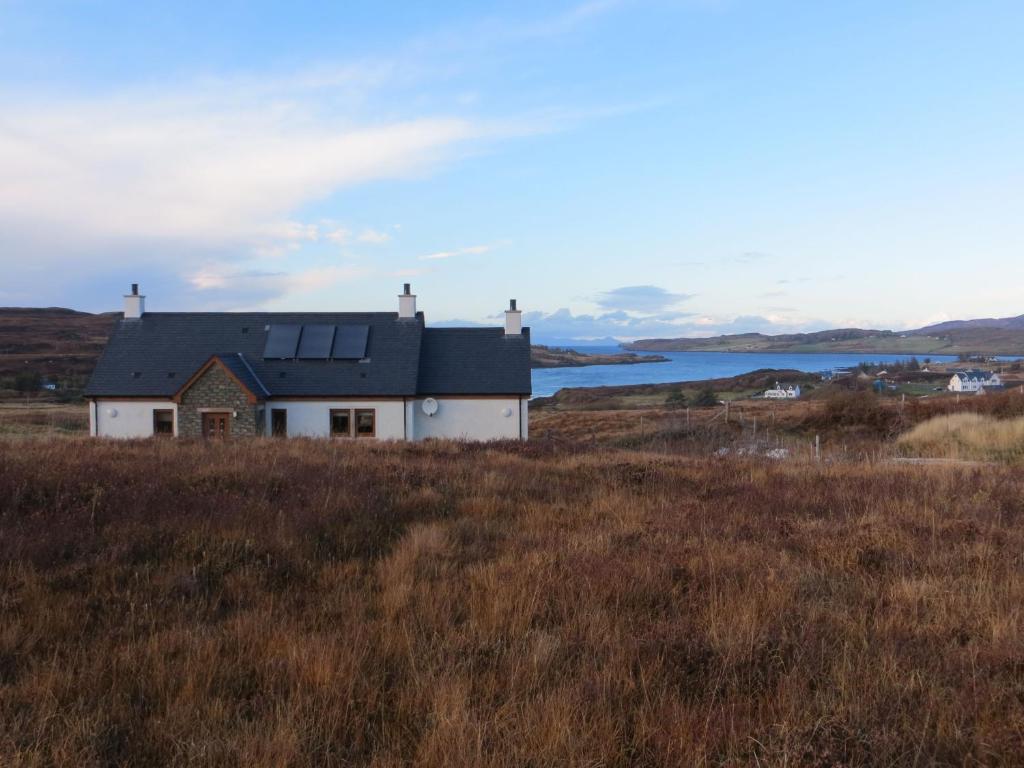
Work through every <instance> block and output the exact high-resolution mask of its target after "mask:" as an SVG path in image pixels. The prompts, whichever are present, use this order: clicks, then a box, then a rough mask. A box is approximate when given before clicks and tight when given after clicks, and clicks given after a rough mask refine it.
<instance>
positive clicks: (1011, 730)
mask: <svg viewBox="0 0 1024 768" xmlns="http://www.w3.org/2000/svg"><path fill="white" fill-rule="evenodd" d="M1022 513H1024V476H1022V475H1021V474H1020V473H1019V471H1016V470H1015V469H1013V468H1010V467H1000V466H992V467H985V468H984V469H958V468H941V469H936V468H929V467H902V466H894V465H888V464H877V463H869V462H863V461H849V462H836V463H831V464H829V463H826V462H822V463H812V462H807V461H801V460H792V461H788V462H772V461H767V460H761V459H741V458H728V459H716V458H712V457H695V456H687V455H678V454H670V453H667V452H664V451H658V452H650V451H645V450H640V449H632V450H621V449H617V448H614V447H610V446H608V445H593V446H591V445H588V444H587V443H586V442H577V443H572V444H567V445H566V446H561V445H560V444H559V441H557V440H551V441H537V442H534V443H530V444H526V445H519V444H507V445H491V446H470V445H457V444H446V443H437V444H428V445H373V446H367V445H358V444H342V443H337V442H335V443H332V442H327V441H303V440H296V441H270V440H263V441H251V442H245V441H236V442H232V443H227V444H217V443H205V444H204V443H187V442H175V441H170V440H167V441H159V440H156V441H154V440H150V441H141V442H123V443H118V442H101V441H90V440H87V439H83V438H53V437H51V438H32V437H28V438H25V439H19V440H3V441H0V615H2V616H3V622H2V623H0V723H2V728H0V765H4V766H44V765H46V766H49V765H56V766H107V765H123V766H147V765H167V764H173V765H196V766H199V765H201V766H251V765H290V766H323V765H339V766H345V765H371V766H382V767H383V766H402V765H424V766H477V765H494V766H502V765H507V766H512V765H534V766H544V765H569V766H573V765H575V766H633V765H665V766H683V765H686V766H689V765H791V766H804V765H817V766H833V765H845V766H867V765H995V764H1005V765H1010V764H1019V762H1020V756H1021V754H1024V656H1022V651H1021V649H1022V648H1024V628H1022V621H1024V610H1022V607H1021V606H1022V605H1024V560H1022V556H1021V553H1022V552H1024V517H1022Z"/></svg>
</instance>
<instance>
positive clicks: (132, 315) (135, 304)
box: [124, 283, 146, 320]
mask: <svg viewBox="0 0 1024 768" xmlns="http://www.w3.org/2000/svg"><path fill="white" fill-rule="evenodd" d="M145 311H146V297H145V296H142V295H141V294H139V284H138V283H132V292H131V293H129V294H127V295H126V296H125V297H124V319H125V320H138V319H140V318H141V317H142V315H143V313H145Z"/></svg>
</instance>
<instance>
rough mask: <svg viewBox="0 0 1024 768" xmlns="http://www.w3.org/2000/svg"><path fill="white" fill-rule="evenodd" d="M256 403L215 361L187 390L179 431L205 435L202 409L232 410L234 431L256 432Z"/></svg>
mask: <svg viewBox="0 0 1024 768" xmlns="http://www.w3.org/2000/svg"><path fill="white" fill-rule="evenodd" d="M256 407H257V406H256V405H254V404H253V403H250V402H249V396H248V393H247V392H246V391H245V390H244V389H242V387H241V386H239V384H238V382H236V381H235V380H234V379H233V378H232V377H231V376H229V375H228V373H227V371H225V370H224V368H223V367H222V366H220V365H212V366H210V368H209V370H207V371H206V373H204V374H203V375H202V376H200V377H199V379H198V380H196V381H195V382H193V383H192V386H191V387H189V388H188V389H187V390H185V392H184V394H182V397H181V403H180V404H179V405H178V435H179V436H180V437H201V436H202V427H203V419H202V411H201V410H200V409H206V410H218V411H231V412H232V413H233V414H237V415H233V416H232V417H231V434H232V435H234V436H238V435H255V434H257V429H256Z"/></svg>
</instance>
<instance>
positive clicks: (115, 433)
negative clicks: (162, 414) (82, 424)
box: [89, 400, 178, 438]
mask: <svg viewBox="0 0 1024 768" xmlns="http://www.w3.org/2000/svg"><path fill="white" fill-rule="evenodd" d="M156 409H159V410H171V411H174V434H178V405H177V403H175V402H173V401H171V400H97V401H96V403H95V407H94V408H90V409H89V415H90V417H91V418H90V422H91V423H90V433H91V434H93V435H96V436H98V437H125V438H127V437H152V436H153V411H154V410H156ZM115 412H116V414H117V415H116V416H115V415H114V413H115Z"/></svg>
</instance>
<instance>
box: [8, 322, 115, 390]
mask: <svg viewBox="0 0 1024 768" xmlns="http://www.w3.org/2000/svg"><path fill="white" fill-rule="evenodd" d="M119 314H120V313H114V312H106V313H103V314H98V315H94V314H90V313H89V312H76V311H75V310H73V309H63V308H61V307H46V308H38V309H37V308H23V307H0V389H3V390H13V389H16V388H21V386H22V382H24V381H28V380H31V379H32V378H35V379H37V380H38V379H46V380H51V381H54V382H56V383H58V384H59V385H60V386H61V388H62V389H65V390H79V389H82V388H83V387H84V386H85V383H86V381H87V380H88V378H89V374H91V373H92V369H93V367H94V366H95V365H96V360H97V359H98V358H99V356H100V352H102V351H103V347H104V345H105V344H106V343H107V338H108V337H109V336H110V331H111V329H112V328H113V327H114V320H115V319H116V318H117V317H119Z"/></svg>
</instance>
